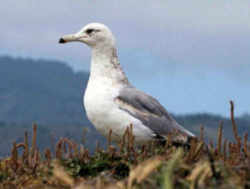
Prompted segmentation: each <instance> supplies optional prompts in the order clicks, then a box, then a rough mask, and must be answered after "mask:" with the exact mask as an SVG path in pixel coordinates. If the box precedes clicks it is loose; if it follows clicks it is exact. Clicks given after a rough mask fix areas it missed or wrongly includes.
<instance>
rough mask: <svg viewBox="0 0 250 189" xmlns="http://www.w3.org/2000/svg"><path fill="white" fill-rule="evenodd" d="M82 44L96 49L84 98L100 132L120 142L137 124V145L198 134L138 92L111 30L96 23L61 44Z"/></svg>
mask: <svg viewBox="0 0 250 189" xmlns="http://www.w3.org/2000/svg"><path fill="white" fill-rule="evenodd" d="M70 41H80V42H83V43H85V44H87V45H88V46H90V47H91V49H92V57H91V68H90V78H89V81H88V85H87V89H86V91H85V95H84V106H85V110H86V113H87V117H88V119H89V120H90V121H91V122H92V123H93V125H94V126H95V127H96V129H97V130H98V131H99V132H100V133H102V134H103V135H105V136H107V135H108V133H109V130H110V129H112V139H113V140H116V141H119V140H120V139H121V136H122V135H123V134H124V132H125V130H126V129H127V127H128V126H129V125H130V124H132V125H133V134H134V136H135V141H136V142H137V143H144V142H147V141H150V140H153V139H156V138H157V139H163V138H164V136H166V135H167V134H168V133H169V132H172V131H178V132H177V134H176V140H182V141H183V140H184V141H187V138H188V137H193V136H194V135H193V134H192V133H191V132H189V131H188V130H186V129H184V128H183V127H182V126H180V125H179V124H178V123H177V122H176V121H175V120H174V119H173V118H172V117H171V116H170V115H169V114H168V112H167V111H166V110H165V109H164V108H163V107H162V106H161V105H160V103H159V102H158V101H157V100H156V99H154V98H153V97H151V96H149V95H147V94H145V93H143V92H141V91H139V90H137V89H136V88H134V87H133V86H132V85H131V84H130V83H129V82H128V79H127V77H126V75H125V74H124V72H123V70H122V68H121V66H120V64H119V61H118V57H117V53H116V47H115V39H114V36H113V34H112V32H111V31H110V30H109V28H108V27H107V26H105V25H103V24H99V23H92V24H88V25H87V26H85V27H84V28H82V29H81V30H80V31H79V32H78V33H76V34H71V35H65V36H63V37H62V38H61V39H60V41H59V42H60V43H66V42H70Z"/></svg>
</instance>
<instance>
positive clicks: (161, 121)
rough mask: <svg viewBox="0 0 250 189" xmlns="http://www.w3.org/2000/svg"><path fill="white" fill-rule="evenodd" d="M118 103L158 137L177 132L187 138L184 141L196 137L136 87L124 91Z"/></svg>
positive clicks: (119, 96) (118, 98)
mask: <svg viewBox="0 0 250 189" xmlns="http://www.w3.org/2000/svg"><path fill="white" fill-rule="evenodd" d="M116 103H118V105H119V107H120V108H121V109H122V110H124V111H126V112H128V113H129V114H130V115H132V116H134V117H136V118H137V119H139V120H140V121H141V122H142V123H143V125H145V126H147V127H148V128H150V129H151V130H152V131H153V132H154V133H155V134H156V135H158V136H166V135H167V134H169V133H171V132H176V131H177V132H178V133H180V134H181V138H183V137H185V139H184V140H186V139H187V137H188V136H190V137H193V136H194V135H193V134H192V133H191V132H189V131H188V130H186V129H184V128H183V127H182V126H180V125H179V124H178V123H177V122H176V121H175V120H174V119H173V118H172V117H171V116H170V115H169V113H168V112H167V111H166V109H165V108H164V107H163V106H162V105H161V104H160V103H159V102H158V101H157V100H156V99H154V98H153V97H151V96H149V95H147V94H145V93H144V92H142V91H139V90H137V89H136V88H134V87H126V88H124V89H122V90H121V91H120V93H119V95H118V97H117V98H116ZM177 138H179V137H177ZM179 139H180V138H179Z"/></svg>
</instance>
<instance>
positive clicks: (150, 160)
mask: <svg viewBox="0 0 250 189" xmlns="http://www.w3.org/2000/svg"><path fill="white" fill-rule="evenodd" d="M231 120H232V126H233V132H234V136H235V141H231V142H230V141H227V140H226V139H223V136H222V133H223V125H222V123H220V124H219V127H218V137H217V142H216V145H215V144H213V142H210V143H209V144H208V145H207V144H205V142H204V137H203V136H204V134H203V128H201V132H200V137H199V138H198V139H197V140H192V141H191V143H190V146H189V147H176V146H175V145H173V143H172V142H171V135H169V136H168V140H167V143H166V144H165V145H164V146H163V145H159V144H157V143H149V144H147V145H144V146H142V147H135V145H134V136H133V131H132V129H133V127H132V126H130V127H129V128H128V129H127V131H126V132H125V133H124V136H123V138H122V139H121V141H120V143H119V144H118V145H117V146H113V145H112V143H111V140H110V139H111V136H112V131H110V134H109V137H108V146H107V149H105V150H104V149H101V148H100V147H99V145H98V144H97V145H96V150H95V153H94V154H90V153H89V151H88V149H86V148H85V147H84V146H83V145H79V144H77V143H75V142H74V141H72V140H70V139H68V138H61V139H60V140H59V141H58V142H57V144H56V147H55V154H53V153H52V152H51V151H50V150H49V149H46V150H45V151H44V152H43V153H42V152H39V150H38V149H37V147H36V136H37V126H36V125H33V137H32V144H31V147H30V146H29V144H28V134H27V133H25V137H24V142H23V143H18V144H16V143H13V148H12V153H11V156H10V157H9V158H6V159H2V160H0V188H4V189H8V188H11V189H12V188H25V189H28V188H34V189H35V188H37V189H38V188H43V189H46V188H48V189H53V188H60V189H63V188H76V189H85V188H100V189H102V188H124V189H125V188H168V189H173V188H248V187H250V152H249V151H250V150H249V148H250V146H249V143H248V135H247V134H245V135H244V137H240V136H239V135H238V132H237V125H236V123H235V120H234V113H233V103H232V102H231Z"/></svg>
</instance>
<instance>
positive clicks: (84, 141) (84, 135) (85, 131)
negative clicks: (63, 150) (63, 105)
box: [82, 127, 88, 145]
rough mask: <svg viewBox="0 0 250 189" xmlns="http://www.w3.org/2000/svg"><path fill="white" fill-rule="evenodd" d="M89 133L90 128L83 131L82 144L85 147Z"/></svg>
mask: <svg viewBox="0 0 250 189" xmlns="http://www.w3.org/2000/svg"><path fill="white" fill-rule="evenodd" d="M87 133H88V128H87V127H84V128H83V130H82V144H83V145H84V144H85V143H86V136H87Z"/></svg>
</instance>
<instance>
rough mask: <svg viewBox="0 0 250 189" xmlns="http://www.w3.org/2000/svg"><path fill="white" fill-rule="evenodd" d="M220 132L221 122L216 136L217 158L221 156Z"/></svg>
mask: <svg viewBox="0 0 250 189" xmlns="http://www.w3.org/2000/svg"><path fill="white" fill-rule="evenodd" d="M222 131H223V122H220V124H219V129H218V135H217V147H216V149H217V153H218V155H219V156H220V155H221V145H222Z"/></svg>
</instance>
